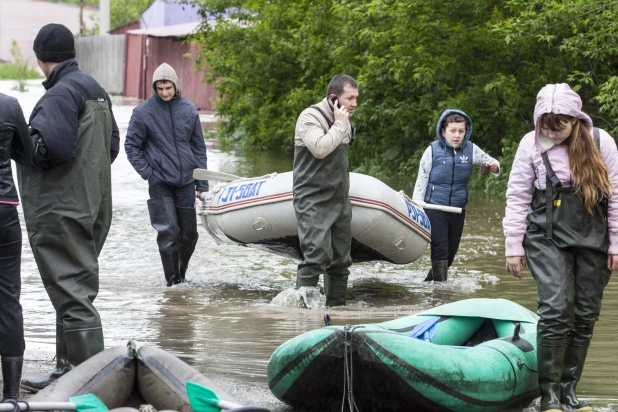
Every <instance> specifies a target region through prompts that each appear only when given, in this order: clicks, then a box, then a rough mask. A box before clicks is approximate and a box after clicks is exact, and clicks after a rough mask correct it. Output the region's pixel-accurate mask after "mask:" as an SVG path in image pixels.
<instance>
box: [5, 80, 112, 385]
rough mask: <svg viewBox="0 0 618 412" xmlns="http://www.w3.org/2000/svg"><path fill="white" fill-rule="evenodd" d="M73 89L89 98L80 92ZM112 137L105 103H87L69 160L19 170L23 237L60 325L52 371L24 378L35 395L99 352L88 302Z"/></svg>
mask: <svg viewBox="0 0 618 412" xmlns="http://www.w3.org/2000/svg"><path fill="white" fill-rule="evenodd" d="M67 83H69V82H67ZM70 84H72V85H73V86H75V87H76V89H77V90H78V91H79V92H80V93H82V95H84V98H86V95H85V93H83V92H82V91H81V89H80V87H79V85H76V84H74V83H72V82H71V83H70ZM111 138H112V114H111V110H110V108H109V105H108V103H107V101H99V100H88V99H87V98H86V108H85V109H84V112H83V113H82V115H81V117H80V118H79V128H78V138H77V145H76V148H75V150H76V157H75V159H74V160H72V161H70V162H69V163H66V164H64V165H61V166H57V167H54V168H51V169H46V170H38V169H35V168H33V167H29V166H25V165H18V170H17V177H18V181H19V189H20V190H19V191H20V193H21V195H22V205H23V209H24V218H25V221H26V228H27V230H28V238H29V240H30V246H31V247H32V254H33V255H34V259H35V261H36V264H37V267H38V269H39V273H40V275H41V279H42V281H43V284H44V285H45V290H46V292H47V294H48V295H49V298H50V300H51V302H52V304H53V306H54V309H55V310H56V323H57V324H56V357H57V367H56V369H55V370H54V371H52V372H51V373H50V374H48V375H46V376H43V377H42V378H40V379H24V380H23V381H22V385H23V386H24V387H25V388H27V389H30V390H32V391H37V390H40V389H42V388H44V387H45V386H47V385H49V384H50V383H51V382H53V381H54V380H55V379H56V378H58V377H59V376H61V375H63V374H64V373H66V372H67V371H68V370H69V369H70V367H71V365H72V366H76V365H78V364H80V363H81V362H83V361H84V360H86V359H88V358H89V357H91V356H93V355H95V354H96V353H98V352H100V351H102V350H103V348H104V342H103V329H102V326H101V318H100V317H99V313H98V312H97V310H96V308H95V307H94V304H93V302H94V299H95V298H96V296H97V294H98V292H99V262H98V257H99V253H100V252H101V249H102V248H103V244H104V243H105V239H106V237H107V234H108V232H109V228H110V225H111V220H112V193H111V156H110V146H111Z"/></svg>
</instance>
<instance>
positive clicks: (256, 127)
mask: <svg viewBox="0 0 618 412" xmlns="http://www.w3.org/2000/svg"><path fill="white" fill-rule="evenodd" d="M185 1H187V2H189V3H193V4H195V5H197V6H199V7H200V9H201V12H202V14H203V17H204V18H205V19H209V22H210V23H209V24H204V25H203V26H202V30H201V32H200V34H199V35H198V37H197V38H198V41H199V42H200V44H201V46H202V47H201V56H200V57H199V59H198V60H197V64H198V66H200V67H201V68H208V70H207V72H208V75H207V76H208V78H207V80H209V81H211V82H214V83H215V84H216V85H217V88H218V91H219V92H220V95H221V96H222V98H221V99H220V101H219V102H218V108H217V110H218V112H219V114H221V115H223V116H227V117H228V118H229V119H230V121H229V122H228V123H227V124H226V125H225V126H224V127H223V128H222V130H221V133H222V135H223V138H224V139H227V140H233V139H234V140H239V141H242V142H243V143H245V144H248V145H252V146H255V147H280V148H282V149H286V150H289V149H290V148H291V147H292V145H293V135H294V126H295V122H296V118H297V116H298V114H299V113H300V112H301V111H302V110H303V109H304V108H306V107H307V106H309V105H311V104H313V103H316V102H317V101H319V100H321V99H322V98H323V97H324V94H325V89H326V86H327V84H328V81H329V79H330V78H331V77H332V76H333V75H334V74H337V73H347V74H349V75H351V76H353V77H355V78H356V79H357V80H358V81H359V83H360V99H359V102H360V104H359V107H358V109H357V111H356V113H355V115H354V117H353V119H352V120H353V124H354V125H355V126H356V127H357V128H358V138H357V141H355V143H354V145H353V146H352V151H351V153H352V163H353V165H354V167H355V168H356V170H358V171H361V172H365V173H370V174H373V175H377V176H380V175H386V174H388V175H393V174H400V175H402V176H406V177H407V178H409V179H413V178H414V176H415V174H416V171H417V170H416V169H417V168H418V161H419V158H420V154H421V153H422V151H424V150H425V148H426V147H427V145H428V144H429V143H430V142H431V141H432V140H434V139H435V123H436V122H437V120H438V118H439V115H440V113H441V112H442V111H443V110H444V109H447V108H458V109H461V110H464V111H465V112H467V113H468V114H469V115H470V116H471V118H472V120H473V122H474V131H473V141H474V142H475V143H477V144H478V145H479V146H480V147H482V148H483V149H484V150H486V151H487V152H488V153H490V154H491V155H493V156H497V157H499V158H501V161H502V165H503V170H502V172H503V173H502V175H501V178H500V179H484V180H483V181H482V183H481V181H479V182H476V184H477V185H478V184H482V185H483V186H484V187H483V188H484V189H485V190H487V191H488V192H489V193H492V194H499V193H503V189H504V185H505V183H506V180H507V178H508V171H509V167H510V163H511V162H512V157H513V155H514V152H515V149H516V147H517V143H518V142H519V140H520V139H521V137H522V136H523V134H524V133H525V132H527V131H528V130H531V129H532V128H533V124H532V112H533V108H534V104H535V96H536V93H537V92H538V90H539V89H540V88H541V87H542V86H544V85H545V84H547V83H558V82H568V83H570V84H571V85H572V87H574V88H575V89H576V90H577V91H578V92H579V93H580V94H581V96H582V98H583V100H584V110H586V111H587V112H588V113H590V114H591V115H592V117H593V119H595V122H596V123H597V124H598V125H600V126H601V127H604V128H606V129H607V130H608V131H610V133H613V134H614V135H616V136H618V129H617V127H618V124H617V123H616V120H615V119H616V114H618V105H617V99H618V98H617V97H616V88H617V87H618V67H617V66H616V63H615V62H616V61H617V60H616V54H617V53H618V45H617V43H616V36H618V34H617V33H618V31H616V24H617V23H616V22H617V21H618V19H617V17H618V5H616V3H618V2H609V1H608V2H603V3H599V0H571V1H568V2H560V1H553V2H548V1H546V0H476V1H473V2H471V1H469V0H452V1H444V0H405V1H398V0H366V1H362V2H358V1H349V0H340V1H337V2H330V1H325V0H314V1H310V0H302V1H296V2H289V1H287V0H268V1H266V0H233V1H230V0H185Z"/></svg>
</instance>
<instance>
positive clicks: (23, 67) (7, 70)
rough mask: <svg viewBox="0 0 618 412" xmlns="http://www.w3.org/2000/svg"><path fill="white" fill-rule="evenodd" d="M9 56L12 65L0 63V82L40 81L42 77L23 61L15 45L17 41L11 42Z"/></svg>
mask: <svg viewBox="0 0 618 412" xmlns="http://www.w3.org/2000/svg"><path fill="white" fill-rule="evenodd" d="M10 51H11V56H13V63H0V80H28V79H41V78H43V76H42V75H41V73H40V72H39V71H38V70H34V69H32V68H31V67H30V65H29V64H28V62H27V61H26V60H24V58H23V57H22V55H21V51H20V50H19V46H18V45H17V41H15V40H13V41H11V50H10Z"/></svg>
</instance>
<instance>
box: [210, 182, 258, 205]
mask: <svg viewBox="0 0 618 412" xmlns="http://www.w3.org/2000/svg"><path fill="white" fill-rule="evenodd" d="M264 182H266V180H260V181H259V182H251V183H245V184H243V185H236V186H229V187H228V188H227V190H226V191H225V193H224V194H223V195H221V197H220V198H219V200H220V202H221V203H227V202H231V201H232V200H241V199H248V198H250V197H256V196H259V195H260V189H261V188H262V185H263V184H264Z"/></svg>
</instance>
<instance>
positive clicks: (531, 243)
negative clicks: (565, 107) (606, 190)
mask: <svg viewBox="0 0 618 412" xmlns="http://www.w3.org/2000/svg"><path fill="white" fill-rule="evenodd" d="M594 137H595V143H596V144H597V147H598V146H599V143H598V141H599V138H598V131H597V130H596V129H595V133H594ZM542 156H543V162H544V164H545V168H546V173H547V176H546V182H547V183H546V190H544V191H541V190H538V189H537V190H536V191H535V193H534V196H533V199H532V202H531V204H530V207H531V211H530V213H529V214H528V229H527V231H526V236H525V238H524V249H525V251H526V260H527V262H528V266H529V268H530V272H531V273H532V275H533V277H534V279H535V281H536V283H537V288H538V314H539V316H540V317H541V319H540V321H539V323H538V335H537V340H538V341H537V343H538V348H537V359H538V367H539V386H540V389H541V410H543V411H545V410H562V409H561V403H563V404H566V405H568V406H569V407H572V408H573V409H576V410H587V409H586V408H589V406H590V405H589V404H587V403H585V402H579V401H578V400H577V397H576V395H575V387H576V385H577V382H578V381H579V379H580V377H581V373H582V371H583V366H584V362H585V359H586V352H587V349H588V346H589V345H590V339H591V338H592V330H593V328H594V323H595V322H596V320H597V319H598V317H599V313H600V311H601V299H602V296H603V290H604V288H605V286H606V285H607V282H608V281H609V277H610V274H611V272H610V271H609V269H608V268H607V251H608V248H609V232H608V226H607V199H603V200H602V201H601V202H599V203H598V204H597V205H595V206H594V207H593V210H592V213H589V212H588V211H587V210H586V208H585V207H584V203H583V198H582V196H581V195H580V193H578V192H577V191H576V190H575V189H574V188H572V187H569V188H564V187H562V184H561V183H560V180H559V179H558V178H557V176H556V175H555V173H554V171H553V169H552V167H551V164H550V163H549V159H548V156H547V153H543V155H542Z"/></svg>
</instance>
